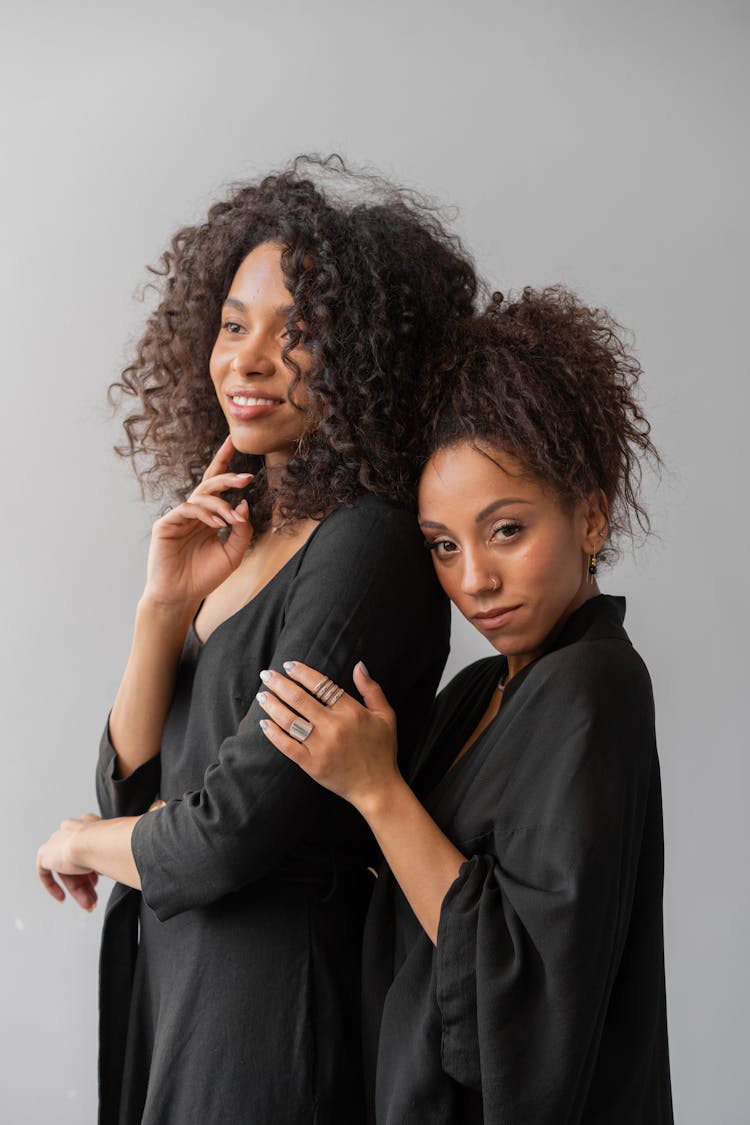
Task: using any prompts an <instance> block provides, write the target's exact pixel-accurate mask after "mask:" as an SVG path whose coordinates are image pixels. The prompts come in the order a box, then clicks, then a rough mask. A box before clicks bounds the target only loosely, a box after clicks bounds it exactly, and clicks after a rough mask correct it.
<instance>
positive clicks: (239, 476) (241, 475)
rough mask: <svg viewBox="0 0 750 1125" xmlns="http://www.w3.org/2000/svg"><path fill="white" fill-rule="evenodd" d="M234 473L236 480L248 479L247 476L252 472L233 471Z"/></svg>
mask: <svg viewBox="0 0 750 1125" xmlns="http://www.w3.org/2000/svg"><path fill="white" fill-rule="evenodd" d="M234 475H235V479H236V480H249V478H250V477H251V476H252V475H253V474H252V473H235V474H234Z"/></svg>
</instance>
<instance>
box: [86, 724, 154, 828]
mask: <svg viewBox="0 0 750 1125" xmlns="http://www.w3.org/2000/svg"><path fill="white" fill-rule="evenodd" d="M160 776H161V763H160V757H159V755H158V754H156V755H155V756H154V757H153V758H149V759H148V761H146V762H143V763H142V764H141V765H140V766H138V768H137V769H135V770H133V772H132V773H131V774H128V776H127V777H125V778H120V777H118V776H117V755H116V753H115V748H114V746H113V745H112V743H111V742H110V738H109V722H107V725H106V727H105V728H104V732H103V734H102V737H101V742H100V743H99V759H98V761H97V765H96V797H97V800H98V802H99V811H100V813H101V815H102V816H103V817H105V818H106V819H109V818H111V817H115V816H140V814H141V813H144V812H145V811H146V809H148V807H149V805H150V804H151V802H152V801H153V800H154V799H155V798H156V797H157V795H158V793H159V780H160Z"/></svg>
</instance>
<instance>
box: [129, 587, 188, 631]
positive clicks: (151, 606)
mask: <svg viewBox="0 0 750 1125" xmlns="http://www.w3.org/2000/svg"><path fill="white" fill-rule="evenodd" d="M199 605H200V601H199V600H198V599H197V598H194V599H191V600H190V601H177V602H167V601H164V599H163V598H159V597H157V596H156V595H154V594H152V593H151V592H150V591H149V590H148V588H146V589H145V590H144V591H143V593H142V594H141V596H140V599H139V601H138V605H137V607H136V618H138V619H140V620H151V621H158V622H159V624H160V625H162V626H167V627H169V626H173V627H175V628H182V627H183V626H184V627H185V628H186V629H187V627H188V625H189V624H190V622H191V621H192V620H193V618H194V617H195V615H196V613H197V612H198V606H199Z"/></svg>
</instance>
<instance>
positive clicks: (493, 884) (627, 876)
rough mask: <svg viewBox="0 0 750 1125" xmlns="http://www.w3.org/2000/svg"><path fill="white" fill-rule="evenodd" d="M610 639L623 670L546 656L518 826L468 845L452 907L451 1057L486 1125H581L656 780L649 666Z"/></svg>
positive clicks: (448, 976) (446, 943)
mask: <svg viewBox="0 0 750 1125" xmlns="http://www.w3.org/2000/svg"><path fill="white" fill-rule="evenodd" d="M616 644H618V645H619V647H620V650H621V651H620V652H619V653H618V654H617V656H616V658H615V660H614V667H613V666H611V662H610V661H608V658H607V655H606V652H605V653H604V659H602V658H601V657H602V653H601V651H600V652H599V653H596V652H590V653H588V655H587V657H584V658H581V657H580V656H579V655H578V654H577V660H578V661H579V664H578V666H576V667H573V666H566V664H565V658H563V659H562V661H560V662H558V663H557V666H555V665H554V663H553V667H552V668H551V672H552V677H551V678H550V680H549V681H548V682H547V683H546V685H545V684H542V685H541V686H540V690H539V692H538V700H534V699H533V698H532V699H531V700H530V701H529V703H530V707H531V708H532V709H533V712H534V714H536V715H537V716H538V720H536V721H535V722H534V723H531V724H530V725H529V743H528V749H527V751H526V752H525V753H524V755H523V756H522V759H521V761H520V762H519V764H518V765H517V767H516V769H515V771H514V774H513V775H512V776H511V778H510V781H509V787H510V789H511V790H512V791H513V796H512V800H511V802H510V805H509V806H508V804H506V803H505V802H504V803H503V808H508V807H510V808H511V809H512V823H510V822H508V821H507V820H506V821H505V822H504V823H503V822H498V823H496V824H494V825H493V826H492V828H491V829H490V830H488V832H487V833H486V834H485V835H484V836H482V837H481V838H477V839H476V840H474V841H473V846H469V847H468V848H466V847H465V848H464V854H468V855H469V856H470V858H469V859H468V860H467V862H465V863H464V864H463V865H462V866H461V868H460V870H459V874H458V877H457V879H456V880H455V882H454V883H453V884H452V886H451V887H450V888H449V890H448V892H447V894H446V896H445V899H444V901H443V905H442V910H441V916H440V923H439V930H438V938H437V946H436V950H435V959H434V966H435V976H436V998H437V1003H438V1006H439V1009H440V1014H441V1020H442V1036H441V1056H442V1065H443V1069H444V1070H445V1071H446V1072H447V1073H448V1074H449V1075H451V1076H452V1077H453V1078H454V1079H455V1080H456V1081H457V1082H459V1083H460V1084H462V1085H464V1086H468V1087H470V1088H472V1089H474V1090H477V1091H480V1092H481V1095H482V1102H483V1106H484V1115H485V1116H484V1120H485V1122H486V1125H493V1123H498V1125H499V1123H501V1122H506V1121H519V1122H520V1121H533V1122H534V1123H535V1125H559V1122H561V1121H565V1122H570V1123H572V1122H576V1121H578V1120H579V1114H580V1111H581V1106H582V1104H583V1101H584V1099H585V1095H586V1090H587V1088H588V1082H589V1078H590V1074H591V1066H592V1061H593V1059H594V1058H595V1057H596V1049H597V1046H598V1042H599V1039H600V1036H601V1031H602V1026H603V1022H604V1017H605V1014H606V1010H607V1003H608V999H609V996H610V993H611V989H612V984H613V980H614V978H615V975H616V972H617V968H618V964H619V960H620V957H621V953H622V949H623V945H624V942H625V936H626V933H627V927H628V921H629V917H630V912H631V906H632V901H633V894H634V886H635V876H636V871H637V867H638V861H639V849H640V841H641V836H642V833H643V823H644V817H645V810H646V806H647V802H648V796H649V787H650V785H651V784H652V783H653V782H652V774H656V776H657V778H658V767H657V766H655V763H656V758H655V740H654V733H653V711H652V702H651V690H650V683H649V681H648V674H647V673H646V671H645V668H644V667H643V665H642V664H641V663H640V660H639V658H638V657H637V656H636V655H635V653H633V651H632V650H631V649H630V648H629V646H626V645H625V644H624V643H622V642H616ZM582 647H584V646H576V648H577V649H578V650H579V652H580V649H581V648H582ZM587 647H589V648H590V649H595V648H597V647H598V646H595V645H591V646H587ZM610 647H611V646H610ZM586 665H588V667H587V666H586ZM545 689H546V690H545ZM533 694H534V693H532V695H533ZM535 703H536V706H534V705H535ZM656 783H658V781H657V782H656ZM470 845H471V842H470Z"/></svg>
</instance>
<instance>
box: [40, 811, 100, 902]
mask: <svg viewBox="0 0 750 1125" xmlns="http://www.w3.org/2000/svg"><path fill="white" fill-rule="evenodd" d="M99 819H100V817H98V816H95V815H94V814H93V813H86V815H85V816H82V817H81V818H80V819H70V820H64V821H63V822H62V824H61V825H60V827H59V829H58V830H57V832H53V833H52V835H51V836H50V838H49V840H48V841H47V843H46V844H42V846H41V848H40V849H39V851H38V852H37V859H36V869H37V874H38V876H39V878H40V880H41V883H42V886H43V887H44V888H45V890H46V891H47V892H48V893H49V894H50V895H51V896H52V898H54V899H55V900H56V901H57V902H64V901H65V891H64V890H63V888H62V887H61V886H60V885H59V884H58V883H57V882H56V881H55V877H54V874H53V872H57V877H58V879H59V880H60V883H62V884H63V886H64V887H67V889H68V891H69V892H70V895H71V898H72V899H73V901H74V902H77V903H78V905H79V906H80V907H81V909H82V910H87V911H89V912H90V911H92V910H93V909H94V907H95V906H96V903H97V893H96V884H97V882H98V879H99V876H98V874H97V872H96V871H90V870H88V869H87V868H85V867H79V866H78V865H77V864H74V863H71V862H70V859H69V857H68V854H67V853H68V848H69V843H70V840H71V838H72V836H73V835H75V833H76V832H78V831H80V827H81V826H82V825H84V824H90V823H92V822H94V821H97V820H99Z"/></svg>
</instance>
